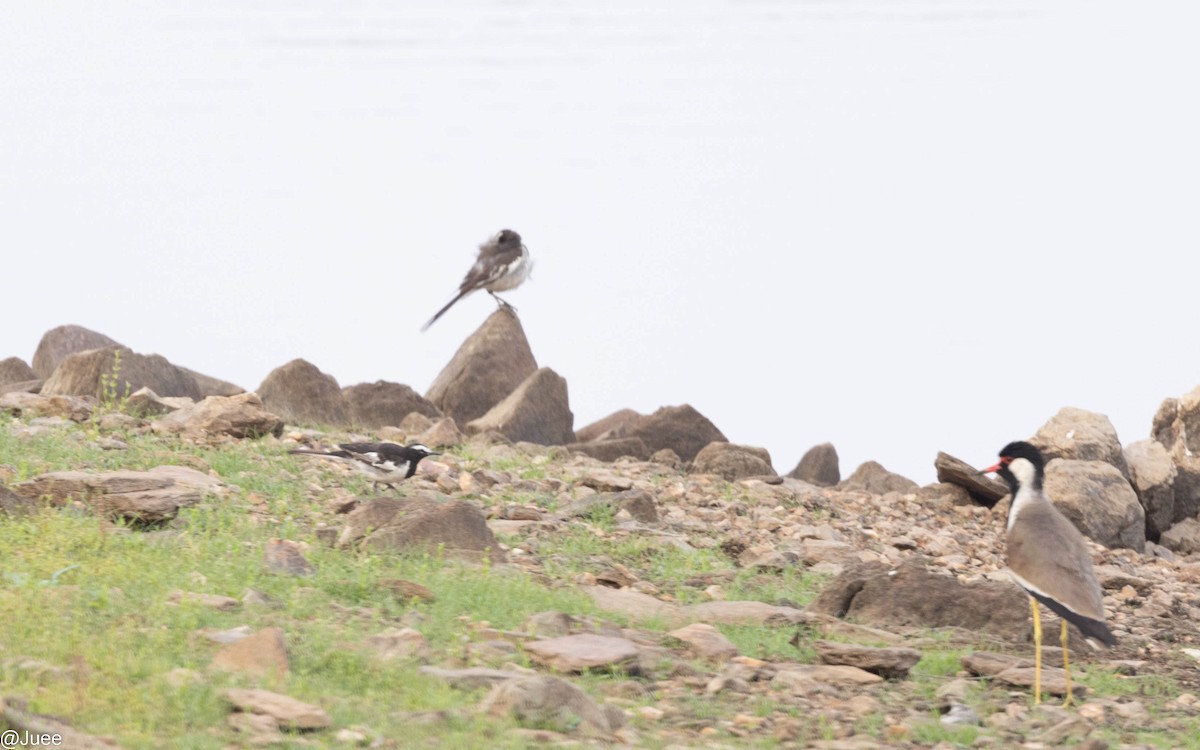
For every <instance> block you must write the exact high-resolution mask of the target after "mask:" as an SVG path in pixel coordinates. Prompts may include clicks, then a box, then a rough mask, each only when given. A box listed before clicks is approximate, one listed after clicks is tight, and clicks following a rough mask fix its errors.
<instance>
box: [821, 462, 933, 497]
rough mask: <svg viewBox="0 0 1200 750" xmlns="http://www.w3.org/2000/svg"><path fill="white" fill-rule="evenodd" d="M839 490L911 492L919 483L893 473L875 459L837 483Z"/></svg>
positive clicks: (873, 492) (879, 492)
mask: <svg viewBox="0 0 1200 750" xmlns="http://www.w3.org/2000/svg"><path fill="white" fill-rule="evenodd" d="M837 487H838V489H839V490H861V491H863V492H870V493H871V494H873V495H882V494H884V493H887V492H910V491H912V490H915V489H916V488H917V483H916V482H914V481H913V480H911V479H909V478H908V477H902V476H900V475H899V474H893V473H892V472H890V471H888V470H887V469H885V468H883V466H882V465H881V464H879V463H877V462H875V461H867V462H865V463H863V464H862V465H860V466H859V467H858V468H857V469H855V470H854V473H853V474H851V475H850V476H848V477H846V478H845V479H843V480H842V481H841V482H839V483H838V485H837Z"/></svg>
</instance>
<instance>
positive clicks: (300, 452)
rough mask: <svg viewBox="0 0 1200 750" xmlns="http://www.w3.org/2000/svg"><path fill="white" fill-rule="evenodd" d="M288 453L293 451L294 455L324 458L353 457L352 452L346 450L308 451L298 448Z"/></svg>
mask: <svg viewBox="0 0 1200 750" xmlns="http://www.w3.org/2000/svg"><path fill="white" fill-rule="evenodd" d="M288 453H291V454H292V455H298V456H322V457H324V458H350V457H351V456H350V454H349V453H348V452H346V451H308V450H302V449H297V450H294V451H288Z"/></svg>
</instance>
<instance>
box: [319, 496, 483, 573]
mask: <svg viewBox="0 0 1200 750" xmlns="http://www.w3.org/2000/svg"><path fill="white" fill-rule="evenodd" d="M356 544H362V545H364V546H367V547H370V548H373V549H378V550H409V551H418V552H431V553H438V552H439V550H444V551H445V552H447V553H451V554H455V553H466V554H467V556H469V557H474V558H478V557H480V556H482V555H487V556H488V557H490V558H491V559H493V560H502V559H503V557H504V555H503V553H502V552H501V551H500V545H499V543H498V542H497V541H496V537H495V535H494V534H492V530H491V529H490V528H488V525H487V519H486V518H485V517H484V515H483V512H482V511H480V510H479V508H477V507H476V506H474V505H472V504H471V503H468V502H466V501H463V500H449V499H446V500H445V501H441V500H429V499H424V498H397V497H378V498H375V499H373V500H369V501H367V502H365V503H363V504H362V505H360V506H359V507H358V508H356V509H355V510H353V511H352V512H351V513H350V514H349V515H347V516H346V526H345V527H344V528H343V529H342V533H341V535H340V536H339V537H338V546H339V547H347V546H350V545H356Z"/></svg>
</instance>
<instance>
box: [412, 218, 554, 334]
mask: <svg viewBox="0 0 1200 750" xmlns="http://www.w3.org/2000/svg"><path fill="white" fill-rule="evenodd" d="M532 268H533V260H531V259H530V257H529V249H528V248H526V247H525V243H523V242H521V235H519V234H517V233H516V232H514V231H513V230H511V229H501V230H500V231H499V232H496V234H495V235H493V236H492V238H491V239H489V240H488V241H487V242H485V243H483V244H482V245H480V246H479V255H478V256H477V257H476V258H475V265H473V266H471V270H470V271H467V275H466V276H464V277H463V280H462V283H461V284H459V285H458V294H457V295H455V297H454V299H452V300H450V301H449V302H447V303H446V306H445V307H443V308H442V309H441V310H438V311H437V312H436V313H434V315H433V317H432V318H430V319H429V322H428V323H426V324H425V325H423V326H421V330H422V331H424V330H425V329H427V328H429V326H431V325H433V324H434V322H435V321H437V319H438V318H440V317H442V314H443V313H445V312H446V311H447V310H449V309H450V308H451V307H453V306H454V303H455V302H458V301H459V300H460V299H462V298H463V297H466V296H467V295H468V294H470V293H471V292H474V291H477V290H479V289H483V290H484V291H486V292H487V293H488V294H490V295H492V299H494V300H496V303H497V304H499V305H500V306H501V307H505V308H508V309H510V310H515V309H516V308H515V307H513V306H512V305H510V304H508V303H507V302H505V301H504V300H502V299H500V298H499V297H497V296H496V292H506V291H508V290H509V289H516V288H517V287H519V286H520V285H521V284H522V283H524V281H525V279H527V278H528V277H529V271H530V270H531V269H532Z"/></svg>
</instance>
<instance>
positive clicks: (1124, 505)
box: [1045, 457, 1146, 552]
mask: <svg viewBox="0 0 1200 750" xmlns="http://www.w3.org/2000/svg"><path fill="white" fill-rule="evenodd" d="M1121 460H1122V463H1124V457H1122V459H1121ZM1045 490H1046V494H1047V495H1049V496H1050V498H1051V499H1052V500H1053V501H1054V504H1055V506H1057V507H1058V509H1059V510H1060V511H1062V514H1063V515H1064V516H1066V517H1067V518H1068V519H1069V520H1070V521H1071V523H1073V524H1075V527H1076V528H1077V529H1079V530H1080V531H1081V532H1083V533H1084V534H1085V535H1086V536H1088V537H1091V538H1092V539H1093V540H1095V541H1096V542H1097V543H1099V544H1103V545H1104V546H1105V547H1110V548H1112V547H1129V548H1131V549H1135V550H1137V551H1138V552H1141V551H1142V549H1143V548H1145V546H1146V512H1145V511H1144V510H1142V505H1141V503H1139V502H1138V499H1137V493H1135V492H1134V491H1133V487H1131V486H1130V485H1129V482H1128V481H1126V480H1125V477H1124V476H1123V475H1122V474H1121V472H1120V471H1119V470H1118V469H1117V467H1116V466H1114V465H1113V464H1111V463H1109V462H1107V461H1076V460H1071V459H1062V458H1056V459H1054V460H1053V461H1051V462H1050V463H1048V464H1046V483H1045Z"/></svg>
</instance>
